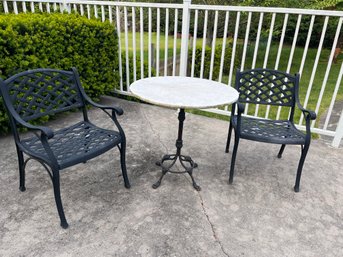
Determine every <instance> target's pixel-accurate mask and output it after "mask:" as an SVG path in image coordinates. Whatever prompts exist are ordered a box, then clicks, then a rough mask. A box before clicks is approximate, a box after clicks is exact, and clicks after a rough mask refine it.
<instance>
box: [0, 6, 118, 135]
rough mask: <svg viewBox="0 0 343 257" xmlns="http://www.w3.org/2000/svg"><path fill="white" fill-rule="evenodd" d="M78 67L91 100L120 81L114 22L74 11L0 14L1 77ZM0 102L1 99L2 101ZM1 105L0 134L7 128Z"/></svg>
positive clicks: (116, 85) (110, 89) (106, 91)
mask: <svg viewBox="0 0 343 257" xmlns="http://www.w3.org/2000/svg"><path fill="white" fill-rule="evenodd" d="M71 67H76V68H77V69H78V71H79V73H80V77H81V82H82V85H83V87H84V88H85V90H86V92H87V94H88V95H89V96H90V97H92V98H93V99H94V98H95V99H96V98H97V97H99V96H100V95H102V94H106V93H108V92H110V91H113V89H114V88H115V87H118V86H119V83H118V82H119V74H118V40H117V37H116V31H115V29H114V26H113V25H111V24H110V23H107V22H105V23H103V22H100V21H98V20H95V19H91V20H88V19H87V18H85V17H82V16H79V15H76V14H60V13H53V14H44V13H34V14H32V13H31V14H19V15H14V14H4V15H0V77H1V78H2V79H5V78H7V77H9V76H11V75H13V74H16V73H18V72H20V71H24V70H28V69H35V68H56V69H63V70H70V69H71ZM0 101H1V100H0ZM4 115H5V114H4V108H3V106H2V104H1V105H0V133H4V132H7V131H8V123H7V119H6V117H4Z"/></svg>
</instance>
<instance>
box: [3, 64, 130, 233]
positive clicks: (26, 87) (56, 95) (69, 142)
mask: <svg viewBox="0 0 343 257" xmlns="http://www.w3.org/2000/svg"><path fill="white" fill-rule="evenodd" d="M0 90H1V94H2V97H3V100H4V104H5V107H6V109H7V111H8V116H9V120H10V125H11V129H12V132H13V136H14V140H15V145H16V149H17V154H18V161H19V176H20V187H19V189H20V190H21V191H25V166H26V164H27V162H28V161H29V160H31V159H35V160H37V161H38V162H40V163H41V164H42V165H43V166H44V168H45V169H46V170H47V171H48V174H49V175H50V178H51V180H52V183H53V188H54V195H55V202H56V206H57V210H58V214H59V217H60V221H61V226H62V227H63V228H67V227H68V223H67V220H66V218H65V215H64V211H63V206H62V201H61V195H60V170H62V169H65V168H67V167H70V166H72V165H75V164H78V163H81V162H83V163H85V162H86V161H87V160H89V159H91V158H94V157H96V156H98V155H100V154H102V153H104V152H106V151H108V150H110V149H112V148H113V147H115V146H117V147H118V148H119V150H120V161H121V169H122V175H123V178H124V183H125V187H126V188H130V183H129V179H128V177H127V172H126V164H125V145H126V140H125V134H124V131H123V129H122V127H121V126H120V124H119V122H118V120H117V118H116V115H122V114H123V110H122V109H121V108H119V107H113V106H102V105H100V104H97V103H94V102H93V101H92V100H91V99H90V98H89V97H88V96H87V95H86V93H85V91H84V90H83V88H82V86H81V83H80V79H79V75H78V73H77V70H76V69H75V68H72V71H63V70H55V69H36V70H29V71H25V72H22V73H19V74H16V75H14V76H12V77H10V78H8V79H6V80H4V81H1V80H0ZM86 104H90V105H92V106H95V107H98V108H100V109H102V110H103V111H104V112H105V113H107V115H108V116H110V117H111V118H112V120H113V122H114V124H115V125H116V127H117V131H115V130H108V129H103V128H100V127H97V126H95V125H94V124H92V123H91V122H90V121H89V119H88V116H87V108H86ZM75 108H78V109H81V110H82V112H83V120H82V121H80V122H78V123H76V124H74V125H72V126H70V127H67V128H63V129H60V130H57V131H52V130H51V129H50V128H48V127H44V126H35V125H32V121H33V120H35V119H37V118H40V117H43V116H45V115H52V114H56V113H60V112H63V111H68V110H72V109H75ZM29 122H31V123H29ZM18 126H23V127H26V128H28V129H29V130H33V132H34V136H32V137H30V138H25V139H22V138H21V136H20V134H19V132H18ZM37 132H40V133H37ZM23 153H25V154H26V155H27V156H28V158H26V160H25V161H24V155H23ZM49 168H50V169H49Z"/></svg>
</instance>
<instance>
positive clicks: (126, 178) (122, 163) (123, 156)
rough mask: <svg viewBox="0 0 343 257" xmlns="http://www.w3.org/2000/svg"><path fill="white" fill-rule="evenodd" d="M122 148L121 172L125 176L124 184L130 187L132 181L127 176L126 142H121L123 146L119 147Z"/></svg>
mask: <svg viewBox="0 0 343 257" xmlns="http://www.w3.org/2000/svg"><path fill="white" fill-rule="evenodd" d="M119 150H120V164H121V172H122V174H123V178H124V184H125V187H126V188H130V187H131V185H130V181H129V178H128V176H127V171H126V162H125V151H126V144H125V143H121V147H120V148H119Z"/></svg>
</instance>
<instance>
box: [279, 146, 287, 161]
mask: <svg viewBox="0 0 343 257" xmlns="http://www.w3.org/2000/svg"><path fill="white" fill-rule="evenodd" d="M285 147H286V145H285V144H283V145H282V146H281V148H280V151H279V153H278V155H277V158H279V159H280V158H281V157H282V153H283V150H285Z"/></svg>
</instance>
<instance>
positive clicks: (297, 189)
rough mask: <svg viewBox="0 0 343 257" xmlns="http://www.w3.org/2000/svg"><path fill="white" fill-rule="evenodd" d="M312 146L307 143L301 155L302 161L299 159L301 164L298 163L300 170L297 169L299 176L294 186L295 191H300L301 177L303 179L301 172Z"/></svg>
mask: <svg viewBox="0 0 343 257" xmlns="http://www.w3.org/2000/svg"><path fill="white" fill-rule="evenodd" d="M309 147H310V144H306V145H305V146H304V148H303V149H302V151H301V157H300V161H299V165H298V171H297V177H296V180H295V186H294V191H295V192H299V191H300V179H301V173H302V169H303V166H304V162H305V158H306V155H307V152H308V149H309Z"/></svg>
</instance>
